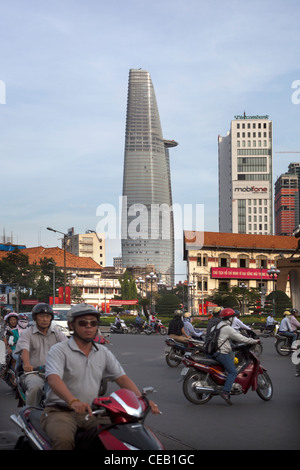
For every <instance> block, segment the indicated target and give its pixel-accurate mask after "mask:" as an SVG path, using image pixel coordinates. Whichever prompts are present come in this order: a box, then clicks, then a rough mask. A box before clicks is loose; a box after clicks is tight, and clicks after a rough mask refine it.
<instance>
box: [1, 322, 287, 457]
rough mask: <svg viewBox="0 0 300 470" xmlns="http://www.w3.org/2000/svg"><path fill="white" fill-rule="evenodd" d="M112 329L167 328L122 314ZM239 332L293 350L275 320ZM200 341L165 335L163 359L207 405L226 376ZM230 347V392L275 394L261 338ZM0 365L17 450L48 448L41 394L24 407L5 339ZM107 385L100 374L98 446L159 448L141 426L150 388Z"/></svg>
mask: <svg viewBox="0 0 300 470" xmlns="http://www.w3.org/2000/svg"><path fill="white" fill-rule="evenodd" d="M110 332H111V333H115V334H126V333H132V334H137V333H145V334H146V335H149V334H153V333H160V334H162V335H166V334H167V328H166V327H165V326H164V325H163V324H162V322H161V320H159V319H157V318H156V322H155V324H154V322H153V323H152V324H151V325H149V323H148V322H146V321H142V322H133V323H131V324H130V325H129V326H128V327H127V325H126V324H125V322H124V320H123V319H120V321H119V326H118V327H117V326H116V324H113V323H111V324H110ZM241 332H242V334H244V335H245V336H251V337H253V338H261V337H263V338H265V337H267V336H273V337H274V339H275V349H276V351H277V353H278V354H279V355H281V356H286V355H290V354H292V347H291V344H290V341H289V339H288V338H287V337H285V336H283V335H281V334H279V333H278V326H277V325H276V326H275V327H274V328H273V329H272V330H270V329H269V330H266V329H263V330H262V331H261V335H260V336H258V335H257V334H256V333H255V331H254V329H253V328H252V329H250V330H241ZM8 336H9V335H8ZM8 341H9V339H8ZM99 342H102V343H107V342H108V341H105V340H101V341H100V339H99ZM204 345H205V334H203V336H201V337H200V338H197V339H196V338H189V340H188V341H186V342H180V341H176V340H174V339H172V338H170V337H167V338H166V340H165V360H166V363H167V365H168V366H169V367H178V366H179V365H182V366H183V367H182V368H181V373H180V380H181V381H182V391H183V394H184V396H185V398H186V399H187V400H188V401H190V402H191V403H193V404H197V405H199V404H205V403H207V402H208V401H210V400H211V399H212V398H213V397H214V396H216V395H219V393H220V391H221V390H222V387H223V385H224V383H225V380H226V372H225V370H224V368H223V367H222V365H221V364H220V363H219V362H218V361H216V360H215V359H213V358H211V357H207V356H206V355H205V347H204ZM232 349H233V351H234V354H235V365H236V368H237V372H238V373H237V376H236V379H235V381H234V384H233V386H232V389H231V395H238V394H245V393H247V392H248V391H249V390H252V391H256V393H257V394H258V396H259V397H260V398H261V399H262V400H264V401H268V400H270V399H271V398H272V395H273V385H272V381H271V379H270V377H269V375H268V373H267V371H266V369H265V368H264V367H263V366H262V365H261V362H260V359H259V357H260V355H261V353H262V351H263V346H262V342H261V341H260V342H258V343H257V344H255V345H248V344H244V343H241V344H235V345H233V348H232ZM0 366H1V371H0V373H1V378H2V379H3V380H4V381H5V382H6V383H7V385H8V386H9V387H11V388H12V389H13V390H14V391H15V394H16V395H15V396H16V399H17V400H18V406H19V407H21V410H20V413H19V414H18V415H17V414H13V415H12V416H11V420H12V421H13V422H14V423H15V424H16V425H17V426H18V427H19V429H21V430H22V432H23V434H22V436H21V437H20V438H19V440H18V442H17V444H16V449H40V450H51V444H50V442H49V439H48V438H47V436H46V435H45V433H44V431H43V430H42V429H41V426H40V415H41V413H42V411H43V406H44V405H43V399H42V401H41V403H40V407H39V408H36V407H29V406H26V394H25V388H24V383H23V379H24V374H26V373H25V372H24V371H23V369H22V363H21V362H19V361H17V363H16V364H15V367H13V366H12V357H11V355H10V354H8V353H7V350H6V347H5V345H4V342H3V341H0ZM30 373H38V374H43V373H44V370H43V368H38V369H37V370H34V371H32V372H30ZM106 390H107V379H105V378H104V379H103V383H102V384H101V389H100V390H99V396H98V397H95V399H94V402H93V409H94V411H93V413H95V414H99V415H100V416H105V417H106V418H108V419H109V422H110V424H109V426H107V425H106V424H103V425H99V427H98V429H97V435H96V439H97V445H99V442H100V444H101V446H102V449H103V448H104V449H107V450H125V449H131V450H132V449H163V446H162V444H161V443H160V442H159V440H158V439H157V437H156V436H155V435H154V434H153V433H152V431H151V430H150V429H149V428H148V427H146V426H145V425H144V421H145V418H146V416H147V414H148V412H149V410H150V406H149V401H148V399H147V393H149V391H150V389H145V390H144V391H143V395H142V397H140V398H137V397H136V396H135V395H134V394H132V393H131V392H129V391H127V390H123V389H121V390H119V391H116V392H113V393H112V394H111V395H110V396H105V397H104V395H105V393H106ZM87 419H88V416H87ZM94 438H95V436H94V437H93V439H94ZM87 440H88V441H89V440H90V436H89V437H87V436H86V435H80V433H79V434H78V440H77V441H76V442H77V444H76V448H78V449H82V448H83V449H84V448H85V446H86V441H87ZM93 442H94V441H93Z"/></svg>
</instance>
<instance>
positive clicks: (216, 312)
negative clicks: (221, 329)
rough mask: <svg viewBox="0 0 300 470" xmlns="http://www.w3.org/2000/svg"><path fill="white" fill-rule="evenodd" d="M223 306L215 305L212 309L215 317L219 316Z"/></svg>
mask: <svg viewBox="0 0 300 470" xmlns="http://www.w3.org/2000/svg"><path fill="white" fill-rule="evenodd" d="M221 310H222V307H215V308H214V309H213V311H212V313H213V316H214V317H218V316H219V315H220V313H221Z"/></svg>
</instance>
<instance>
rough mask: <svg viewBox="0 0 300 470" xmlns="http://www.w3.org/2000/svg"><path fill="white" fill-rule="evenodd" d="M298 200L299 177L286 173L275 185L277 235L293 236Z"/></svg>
mask: <svg viewBox="0 0 300 470" xmlns="http://www.w3.org/2000/svg"><path fill="white" fill-rule="evenodd" d="M297 200H298V176H297V175H296V174H295V173H284V174H283V175H281V176H280V177H279V178H278V179H277V181H276V183H275V235H282V236H283V235H290V236H291V235H293V232H294V230H295V227H296V220H297V218H296V210H297V209H296V207H297V205H298V204H297Z"/></svg>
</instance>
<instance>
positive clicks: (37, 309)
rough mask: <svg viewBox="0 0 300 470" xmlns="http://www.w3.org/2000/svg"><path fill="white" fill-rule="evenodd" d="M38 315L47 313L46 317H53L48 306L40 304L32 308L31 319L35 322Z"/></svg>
mask: <svg viewBox="0 0 300 470" xmlns="http://www.w3.org/2000/svg"><path fill="white" fill-rule="evenodd" d="M38 313H47V314H48V315H51V316H52V319H53V317H54V313H53V310H52V308H51V307H50V305H49V304H44V303H40V304H36V305H35V306H34V307H33V309H32V318H33V320H34V321H35V319H36V315H37V314H38Z"/></svg>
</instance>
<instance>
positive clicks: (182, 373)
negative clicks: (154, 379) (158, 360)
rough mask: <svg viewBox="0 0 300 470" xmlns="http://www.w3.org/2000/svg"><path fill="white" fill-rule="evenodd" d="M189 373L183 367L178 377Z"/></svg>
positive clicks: (186, 368)
mask: <svg viewBox="0 0 300 470" xmlns="http://www.w3.org/2000/svg"><path fill="white" fill-rule="evenodd" d="M188 371H189V368H188V367H184V368H183V369H182V370H181V372H180V375H186V374H187V373H188Z"/></svg>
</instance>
